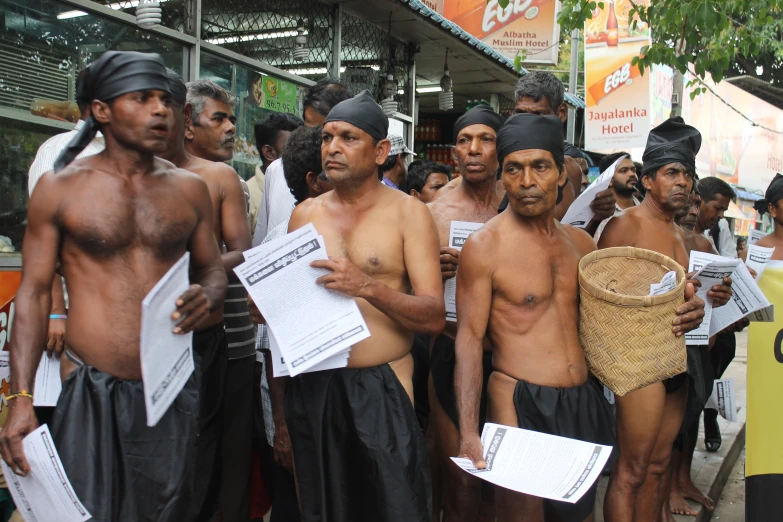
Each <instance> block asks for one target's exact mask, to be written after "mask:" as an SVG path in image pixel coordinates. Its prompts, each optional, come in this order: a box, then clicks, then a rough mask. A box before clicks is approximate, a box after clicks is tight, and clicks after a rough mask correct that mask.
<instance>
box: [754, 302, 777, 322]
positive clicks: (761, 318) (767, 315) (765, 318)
mask: <svg viewBox="0 0 783 522" xmlns="http://www.w3.org/2000/svg"><path fill="white" fill-rule="evenodd" d="M748 320H749V321H750V322H752V323H774V322H775V305H772V304H771V305H769V306H768V307H766V308H762V309H761V310H756V311H755V312H753V313H751V314H750V315H749V316H748Z"/></svg>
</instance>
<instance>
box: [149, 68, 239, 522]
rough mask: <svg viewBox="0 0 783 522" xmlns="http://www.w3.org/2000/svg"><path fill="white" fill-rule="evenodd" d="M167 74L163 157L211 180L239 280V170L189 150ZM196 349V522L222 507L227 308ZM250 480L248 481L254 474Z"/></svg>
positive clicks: (186, 113) (176, 84)
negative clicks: (168, 110) (168, 107)
mask: <svg viewBox="0 0 783 522" xmlns="http://www.w3.org/2000/svg"><path fill="white" fill-rule="evenodd" d="M168 74H169V86H170V88H171V93H172V99H173V103H172V105H171V114H172V116H171V124H170V130H169V143H168V148H167V149H166V151H165V152H164V153H163V154H160V155H159V157H161V158H163V159H166V160H168V161H170V162H172V163H173V164H174V165H176V166H177V167H178V168H181V169H184V170H188V171H190V172H193V173H194V174H198V176H199V177H201V179H203V180H204V181H205V182H206V184H207V187H208V188H209V196H210V199H211V200H212V211H213V219H214V221H213V223H214V224H215V228H214V237H215V239H216V240H217V241H216V243H215V244H216V245H219V246H220V245H222V244H225V245H226V250H227V251H226V253H224V254H223V255H222V256H221V257H222V262H223V268H224V269H225V271H226V275H227V276H228V277H229V278H232V277H235V276H234V271H233V268H234V267H235V266H237V265H239V264H240V263H242V262H243V261H244V258H243V256H242V252H243V251H245V250H247V249H249V248H250V230H249V228H248V223H247V214H246V213H245V195H244V193H243V191H242V185H241V184H240V183H239V177H238V176H237V174H236V172H235V171H234V169H232V168H231V167H229V166H228V165H226V164H225V163H219V162H214V161H208V160H205V159H201V158H198V157H196V156H194V155H193V154H190V153H189V152H187V151H186V150H185V124H186V122H188V121H190V120H191V118H192V114H193V107H192V105H190V104H187V103H186V99H187V88H186V87H185V82H183V81H182V78H180V77H179V75H178V74H176V73H175V72H174V71H171V70H169V71H168ZM193 350H194V352H195V353H196V354H197V355H198V356H199V358H200V360H199V369H200V371H201V413H200V427H199V439H198V457H197V468H196V483H195V488H194V492H193V498H194V499H198V502H193V506H192V508H193V510H192V515H193V516H194V517H195V520H205V521H206V520H209V519H210V518H211V517H212V516H214V513H215V509H216V507H217V502H218V496H219V492H220V482H221V481H220V475H221V474H220V472H219V471H218V470H219V469H220V465H219V462H220V460H219V459H220V455H219V451H218V449H219V447H220V444H219V441H220V435H221V431H222V430H223V426H224V424H225V423H227V422H229V421H230V419H227V418H226V415H224V413H223V401H222V400H220V398H221V397H223V387H224V386H225V382H226V372H227V364H228V359H227V351H228V343H227V341H226V331H225V326H224V323H223V310H222V309H218V310H215V311H214V312H212V314H210V316H209V318H208V319H206V320H205V321H203V322H202V323H201V324H200V325H199V328H198V331H197V332H196V334H195V335H194V337H193ZM242 422H246V420H245V421H242ZM246 478H247V480H249V472H248V477H246ZM247 480H246V482H247ZM248 511H249V507H248Z"/></svg>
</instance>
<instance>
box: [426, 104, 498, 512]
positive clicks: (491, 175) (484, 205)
mask: <svg viewBox="0 0 783 522" xmlns="http://www.w3.org/2000/svg"><path fill="white" fill-rule="evenodd" d="M501 125H503V117H502V116H501V115H500V114H498V113H496V112H495V111H493V110H492V109H491V108H490V107H489V106H487V105H477V106H475V107H474V108H472V109H471V110H469V111H468V112H466V113H465V114H463V115H462V116H461V117H460V118H459V119H458V120H457V121H456V123H455V124H454V143H455V144H456V145H455V146H454V149H453V153H452V154H453V156H454V160H455V161H456V162H457V164H458V165H459V170H460V172H461V173H462V183H460V184H459V185H458V186H457V188H455V189H454V190H452V191H451V192H449V193H447V194H445V195H444V196H443V197H440V198H438V199H437V200H435V201H434V202H432V203H431V204H430V205H429V209H430V212H431V213H432V217H433V218H434V219H435V224H436V225H437V227H438V235H439V236H440V268H441V276H442V278H443V281H444V283H445V281H447V280H448V279H451V278H453V277H454V276H455V274H456V271H457V265H458V264H459V250H456V249H454V248H451V247H450V246H449V231H450V227H451V222H452V221H472V222H476V223H486V222H487V221H489V220H490V219H492V218H493V217H495V216H497V214H498V210H497V209H498V205H499V204H500V201H501V194H499V193H498V192H497V191H496V189H495V181H496V177H497V170H498V160H497V152H496V150H495V136H496V134H497V131H498V130H499V129H500V126H501ZM456 333H457V323H453V322H447V323H446V329H445V330H444V331H443V333H442V334H441V335H440V336H438V337H437V338H435V340H434V341H433V343H432V348H431V354H430V373H431V374H432V387H431V388H432V389H431V393H430V408H431V413H430V416H431V419H432V424H431V426H432V428H431V429H433V430H434V431H433V436H434V442H435V448H436V457H435V460H434V461H433V462H434V465H436V466H438V469H437V470H433V471H434V473H433V475H434V476H435V477H436V478H437V477H442V479H443V480H442V482H441V481H437V480H436V481H435V484H436V485H440V484H442V487H443V500H444V506H443V507H444V513H443V520H444V521H445V522H451V521H455V520H465V521H470V522H474V521H476V520H494V519H495V514H494V509H493V504H494V502H493V499H492V486H491V484H489V483H488V482H486V481H483V480H481V479H479V478H478V477H474V476H472V475H470V474H468V473H465V472H464V471H462V470H461V469H460V468H459V467H458V466H457V465H455V464H454V462H452V461H451V457H453V456H454V455H456V454H457V451H458V450H459V419H458V416H457V401H456V398H455V396H454V337H455V336H456ZM491 358H492V354H491V353H490V352H489V351H485V352H484V357H483V364H484V367H485V374H486V377H487V378H489V370H490V369H491V362H492V361H491ZM483 384H484V388H483V390H482V406H483V407H482V408H481V410H482V411H481V413H482V414H481V415H480V417H479V423H478V424H477V425H476V426H474V427H478V429H479V430H480V429H482V428H483V427H484V421H485V416H486V380H485V382H484V383H483ZM438 471H439V472H440V473H437V472H438ZM439 483H440V484H439ZM438 490H439V488H435V489H434V491H435V494H436V496H435V497H434V502H433V506H434V510H435V512H434V513H433V520H438V519H439V516H440V504H441V503H440V502H439V500H440V498H439V497H438V496H437V494H438ZM482 492H483V493H484V495H482ZM482 496H484V497H485V498H484V499H483V500H484V502H482ZM482 506H483V508H482ZM480 512H481V517H482V518H480V517H479V513H480Z"/></svg>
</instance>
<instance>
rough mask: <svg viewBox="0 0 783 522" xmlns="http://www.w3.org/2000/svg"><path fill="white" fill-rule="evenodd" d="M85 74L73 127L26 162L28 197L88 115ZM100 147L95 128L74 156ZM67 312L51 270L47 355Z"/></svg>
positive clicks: (55, 351)
mask: <svg viewBox="0 0 783 522" xmlns="http://www.w3.org/2000/svg"><path fill="white" fill-rule="evenodd" d="M86 75H87V68H86V67H85V68H84V69H82V70H81V72H80V73H79V76H78V77H77V78H76V104H77V105H78V106H79V111H80V112H81V118H80V119H79V121H77V122H76V126H75V127H74V128H73V130H70V131H68V132H64V133H62V134H58V135H56V136H52V137H51V138H49V139H48V140H46V141H45V142H43V143H42V144H41V146H40V147H39V148H38V152H36V154H35V159H34V160H33V163H32V165H30V171H29V174H28V177H27V188H28V192H29V195H30V197H32V195H33V189H34V188H35V185H36V183H38V180H39V179H41V176H43V175H44V174H45V173H46V172H49V171H50V170H54V162H55V160H57V157H58V156H59V155H60V153H62V151H63V150H64V149H65V147H66V146H67V145H68V143H70V142H71V140H72V139H73V138H75V137H76V135H78V134H79V132H80V131H81V130H82V128H83V127H84V124H85V121H87V120H88V119H89V118H90V114H91V113H90V102H91V101H92V100H89V99H87V98H86V86H85V84H84V79H85V77H86ZM103 147H104V143H103V134H101V133H100V132H98V133H97V134H96V135H95V137H94V138H93V139H92V141H90V143H89V144H88V145H87V147H85V148H84V150H83V151H82V152H81V153H80V154H79V156H78V158H77V159H79V158H85V157H87V156H93V155H95V154H98V153H99V152H101V151H103ZM67 316H68V297H67V293H66V289H65V280H64V279H63V278H62V277H61V276H60V275H58V274H55V275H54V281H53V282H52V309H51V310H50V311H49V331H48V334H47V340H46V353H47V354H48V355H49V356H50V357H51V356H52V355H54V356H56V357H60V355H61V354H62V352H63V349H64V348H65V326H66V319H67ZM51 411H52V410H51V409H50V408H36V414H37V415H38V420H40V421H41V422H42V423H47V422H48V420H49V415H50V414H51Z"/></svg>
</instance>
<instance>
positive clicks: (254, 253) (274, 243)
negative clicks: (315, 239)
mask: <svg viewBox="0 0 783 522" xmlns="http://www.w3.org/2000/svg"><path fill="white" fill-rule="evenodd" d="M297 232H312V233H313V234H315V235H316V236H317V235H318V231H317V230H316V229H315V226H314V225H313V224H312V223H308V224H306V225H305V226H303V227H301V228H299V229H298V230H297ZM287 241H288V239H286V235H282V236H280V237H276V238H275V239H270V240H269V241H267V242H266V243H262V244H260V245H258V246H257V247H253V248H251V249H250V250H245V251H244V252H242V255H243V256H244V257H245V261H250V260H251V259H254V258H256V257H258V256H260V255H263V254H265V253H268V252H269V251H270V250H269V249H270V248H272V249H274V248H277V247H278V246H279V245H280V244H282V243H285V242H287Z"/></svg>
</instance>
